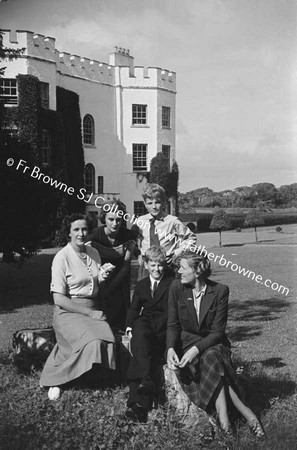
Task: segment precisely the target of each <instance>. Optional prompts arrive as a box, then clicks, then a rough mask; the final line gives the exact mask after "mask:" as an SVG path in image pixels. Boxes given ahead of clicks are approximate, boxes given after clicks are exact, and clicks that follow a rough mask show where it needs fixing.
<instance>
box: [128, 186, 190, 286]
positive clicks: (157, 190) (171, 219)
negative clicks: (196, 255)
mask: <svg viewBox="0 0 297 450" xmlns="http://www.w3.org/2000/svg"><path fill="white" fill-rule="evenodd" d="M142 197H143V201H144V205H145V207H146V209H147V211H148V214H145V215H143V216H140V217H138V219H137V221H136V222H135V224H136V225H137V226H138V229H139V236H138V246H139V249H140V255H139V256H138V262H139V266H140V267H139V271H138V280H141V279H142V278H144V277H146V276H147V275H148V274H147V270H146V269H145V265H144V258H143V257H144V254H145V252H146V251H147V249H148V248H149V247H151V246H152V245H159V246H161V247H162V248H164V250H165V252H166V260H167V264H168V266H169V267H170V265H171V264H172V260H173V259H175V258H177V257H178V256H180V254H181V253H182V251H183V250H184V249H185V248H188V247H189V246H195V244H196V236H195V234H194V233H192V232H191V230H190V229H189V228H188V227H187V226H185V225H184V224H183V223H182V222H181V221H180V220H179V219H178V218H177V217H176V216H172V215H171V214H167V213H166V211H165V204H166V195H165V190H164V189H163V188H162V187H161V186H159V185H158V184H155V183H152V184H147V185H146V187H145V189H144V192H143V195H142Z"/></svg>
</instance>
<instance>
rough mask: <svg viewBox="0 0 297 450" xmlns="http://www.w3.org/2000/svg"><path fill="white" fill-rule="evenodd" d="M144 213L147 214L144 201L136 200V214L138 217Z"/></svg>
mask: <svg viewBox="0 0 297 450" xmlns="http://www.w3.org/2000/svg"><path fill="white" fill-rule="evenodd" d="M144 214H147V210H146V207H145V206H144V203H143V202H139V201H137V202H134V215H135V216H136V217H138V216H143V215H144Z"/></svg>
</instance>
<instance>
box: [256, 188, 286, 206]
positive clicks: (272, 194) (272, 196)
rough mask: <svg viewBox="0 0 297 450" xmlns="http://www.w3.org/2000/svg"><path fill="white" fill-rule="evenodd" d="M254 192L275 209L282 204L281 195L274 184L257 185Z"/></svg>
mask: <svg viewBox="0 0 297 450" xmlns="http://www.w3.org/2000/svg"><path fill="white" fill-rule="evenodd" d="M252 188H253V190H254V191H255V192H256V193H257V195H258V197H259V200H261V201H262V202H265V203H266V204H267V205H269V206H271V207H272V208H274V207H275V206H276V205H278V204H279V202H280V195H279V192H278V190H277V189H276V187H275V186H274V184H272V183H257V184H253V185H252Z"/></svg>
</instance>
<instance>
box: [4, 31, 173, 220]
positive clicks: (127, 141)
mask: <svg viewBox="0 0 297 450" xmlns="http://www.w3.org/2000/svg"><path fill="white" fill-rule="evenodd" d="M3 46H4V47H10V48H15V49H17V48H24V52H23V54H22V55H21V56H20V57H18V58H17V59H15V60H12V61H8V62H5V65H6V69H5V75H4V77H3V78H0V83H1V96H2V98H3V99H4V103H5V107H6V108H13V107H15V106H17V105H18V102H19V91H18V77H19V76H20V75H31V76H34V77H36V78H37V79H38V80H39V85H40V93H41V94H40V95H41V106H42V108H43V109H48V110H52V111H56V110H57V89H59V88H63V89H66V90H68V91H72V92H74V93H76V94H77V95H78V96H79V109H80V117H81V136H82V145H83V152H84V163H85V167H84V186H82V190H81V195H80V200H81V201H83V202H85V206H86V212H87V213H89V214H90V215H91V216H93V218H95V217H96V216H97V214H98V213H99V209H98V204H99V203H100V202H101V203H102V201H103V199H104V200H111V199H120V200H121V201H123V202H124V203H125V204H126V206H127V210H128V212H130V213H134V214H142V213H145V210H144V207H143V204H142V196H141V193H142V190H143V186H144V184H145V183H146V180H147V178H146V174H147V172H149V170H150V161H151V159H152V158H153V157H154V156H156V154H157V152H163V153H164V154H165V155H166V157H167V158H168V161H169V164H170V166H171V165H172V162H173V160H175V151H176V143H175V142H176V132H175V126H176V125H175V122H176V119H175V112H176V100H175V98H176V75H175V73H174V72H172V71H168V70H164V69H161V68H157V67H148V68H144V67H138V66H135V65H134V58H133V57H132V56H131V55H130V52H129V50H127V49H124V48H121V47H115V49H114V51H113V53H110V55H109V62H108V63H106V62H101V61H95V60H91V59H88V58H85V57H80V56H77V55H71V54H69V53H65V52H61V51H58V50H57V49H56V47H55V39H54V38H51V37H45V36H42V35H40V34H34V33H33V32H31V31H23V30H18V31H16V32H11V31H9V30H5V31H4V34H3ZM16 128H17V127H15V129H14V127H13V126H11V130H10V131H11V133H17V129H16ZM41 132H42V135H41V139H40V142H41V144H40V145H41V148H40V153H41V164H42V166H43V168H44V170H46V168H47V167H50V165H51V154H52V153H51V151H52V149H51V146H52V142H53V140H52V137H51V131H50V130H49V129H46V125H44V126H43V128H42V130H41ZM68 164H69V162H68ZM62 181H63V180H62ZM98 197H100V199H99V201H98ZM172 206H173V202H172V204H171V207H172ZM171 209H172V208H171ZM173 212H174V211H173Z"/></svg>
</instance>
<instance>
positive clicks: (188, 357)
mask: <svg viewBox="0 0 297 450" xmlns="http://www.w3.org/2000/svg"><path fill="white" fill-rule="evenodd" d="M198 354H199V350H198V348H197V347H195V345H194V346H193V347H191V348H190V349H189V350H188V351H187V352H186V353H185V354H184V356H183V357H182V359H181V360H180V363H179V367H180V368H183V367H185V366H186V365H187V364H189V363H190V362H192V361H193V359H194V358H195V357H196V356H197V355H198Z"/></svg>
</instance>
